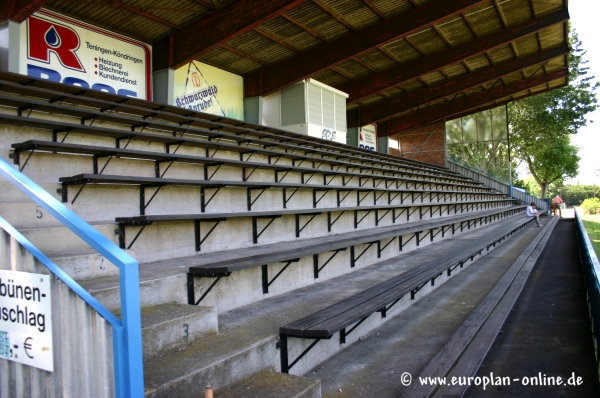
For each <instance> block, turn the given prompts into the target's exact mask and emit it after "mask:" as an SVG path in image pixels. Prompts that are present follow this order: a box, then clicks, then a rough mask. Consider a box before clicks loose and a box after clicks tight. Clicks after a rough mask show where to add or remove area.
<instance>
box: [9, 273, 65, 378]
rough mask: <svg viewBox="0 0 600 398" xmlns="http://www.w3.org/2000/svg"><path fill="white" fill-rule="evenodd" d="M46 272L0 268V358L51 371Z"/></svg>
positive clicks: (48, 287)
mask: <svg viewBox="0 0 600 398" xmlns="http://www.w3.org/2000/svg"><path fill="white" fill-rule="evenodd" d="M50 286H51V284H50V276H49V275H42V274H31V273H28V272H18V271H7V270H0V358H4V359H7V360H9V361H15V362H19V363H22V364H24V365H29V366H33V367H36V368H40V369H43V370H47V371H49V372H53V371H54V352H53V347H52V295H51V287H50Z"/></svg>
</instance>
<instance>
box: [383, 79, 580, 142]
mask: <svg viewBox="0 0 600 398" xmlns="http://www.w3.org/2000/svg"><path fill="white" fill-rule="evenodd" d="M567 76H569V71H568V69H567V68H564V69H560V70H557V71H554V72H551V73H548V74H547V75H538V76H535V77H532V78H530V79H527V80H522V81H519V82H517V83H513V84H510V85H508V86H503V87H499V88H495V89H493V90H490V91H486V92H482V93H477V94H473V95H471V96H469V97H463V98H460V99H457V100H456V101H454V102H451V103H448V104H446V105H440V106H436V107H434V108H431V109H428V110H427V111H426V112H419V113H417V114H414V115H408V116H404V117H400V118H396V119H390V120H389V123H388V126H389V128H388V130H387V131H386V132H385V134H384V135H386V136H387V135H393V134H397V133H399V132H402V131H407V130H411V129H413V128H416V127H421V126H426V125H428V124H430V123H433V122H436V121H438V120H442V119H445V118H447V117H451V116H453V115H456V114H459V113H463V112H464V111H465V110H467V109H472V108H476V107H478V106H481V105H484V104H487V103H489V102H492V101H496V100H499V99H502V98H504V97H506V96H509V95H513V94H516V93H518V92H520V91H523V90H527V89H530V88H533V87H536V86H540V85H542V84H546V83H549V82H551V81H553V80H556V79H560V78H563V77H567Z"/></svg>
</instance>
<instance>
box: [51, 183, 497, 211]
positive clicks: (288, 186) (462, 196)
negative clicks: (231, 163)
mask: <svg viewBox="0 0 600 398" xmlns="http://www.w3.org/2000/svg"><path fill="white" fill-rule="evenodd" d="M59 181H60V182H61V183H62V201H63V202H68V201H69V199H68V188H69V186H80V189H79V191H77V193H76V194H75V195H74V197H73V199H72V200H71V204H73V203H75V200H76V199H77V197H78V196H79V194H80V193H81V191H82V190H83V188H84V187H85V186H86V185H88V184H111V185H136V186H139V190H140V194H139V198H140V203H139V209H140V215H144V214H146V208H147V207H148V205H149V204H150V202H151V201H152V200H153V199H154V197H155V196H156V195H157V193H158V190H160V189H161V188H162V187H165V186H189V187H199V188H200V211H201V212H205V210H206V207H207V206H208V204H209V203H210V202H211V201H212V200H213V199H214V198H215V195H216V194H217V193H218V192H219V190H220V189H221V188H225V187H237V188H246V203H247V210H248V211H251V210H252V205H253V204H254V203H255V202H256V201H257V200H258V198H259V197H260V196H261V195H262V193H263V192H264V191H265V190H267V189H273V188H275V189H281V190H282V191H283V195H282V208H283V209H286V208H287V203H288V201H289V200H290V199H291V198H292V197H293V196H294V195H295V193H296V192H297V191H298V190H300V189H308V190H312V193H313V200H312V205H313V208H317V205H318V204H319V202H320V201H321V200H322V199H323V197H324V196H325V195H326V194H327V193H328V192H330V191H335V192H336V194H337V200H336V201H337V206H338V207H340V206H341V203H342V201H343V200H344V199H346V198H347V197H348V195H350V193H351V192H352V191H356V205H357V206H361V204H362V203H363V202H364V200H365V199H366V198H367V196H369V194H370V193H373V195H372V197H373V205H376V204H377V201H378V200H380V199H381V198H382V197H383V196H384V195H385V194H386V193H387V203H388V204H391V203H392V201H393V200H394V199H396V198H398V197H399V198H400V203H401V204H404V202H405V200H408V199H409V198H410V201H411V203H414V202H415V201H416V200H418V199H420V200H421V203H440V202H446V201H448V200H454V201H466V200H469V201H470V200H479V199H495V198H503V197H505V195H504V194H502V193H499V192H470V191H464V190H452V189H450V188H452V186H443V187H444V188H446V189H429V190H419V189H405V188H394V187H393V186H391V187H387V188H386V187H369V186H352V185H331V184H330V185H317V184H299V183H297V184H294V183H281V182H280V183H277V182H258V181H229V180H228V181H225V180H195V179H181V178H166V177H162V178H157V177H138V176H120V175H104V174H78V175H75V176H72V177H61V178H60V179H59ZM149 188H150V189H154V193H153V194H152V195H149V194H147V192H146V191H147V189H149ZM206 189H216V191H215V192H213V193H212V194H211V195H209V194H208V193H207V192H206ZM253 191H260V192H259V193H258V194H257V195H256V197H255V198H254V199H253V198H252V192H253ZM288 191H292V192H291V193H290V194H288ZM321 192H324V193H321ZM344 194H345V195H344ZM319 195H320V196H319ZM146 197H150V199H149V200H146ZM426 199H429V200H428V201H427V202H425V200H426Z"/></svg>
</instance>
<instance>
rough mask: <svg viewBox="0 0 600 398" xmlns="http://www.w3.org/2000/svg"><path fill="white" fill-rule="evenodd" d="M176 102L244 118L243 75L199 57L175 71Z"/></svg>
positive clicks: (195, 109)
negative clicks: (215, 65)
mask: <svg viewBox="0 0 600 398" xmlns="http://www.w3.org/2000/svg"><path fill="white" fill-rule="evenodd" d="M174 75H175V76H174V90H173V94H174V98H173V105H175V106H178V107H180V108H186V109H190V110H193V111H196V112H204V113H210V114H212V115H219V116H225V117H230V118H233V119H238V120H244V79H243V78H242V77H241V76H238V75H236V74H233V73H230V72H226V71H224V70H221V69H218V68H215V67H214V66H210V65H206V64H203V63H201V62H198V61H192V62H190V63H189V64H187V65H185V66H182V67H181V68H179V69H177V70H176V71H175V74H174Z"/></svg>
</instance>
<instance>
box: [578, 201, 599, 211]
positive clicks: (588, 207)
mask: <svg viewBox="0 0 600 398" xmlns="http://www.w3.org/2000/svg"><path fill="white" fill-rule="evenodd" d="M581 208H582V209H583V212H584V213H585V214H598V213H599V211H600V198H591V199H586V200H584V201H583V203H582V204H581Z"/></svg>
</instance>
